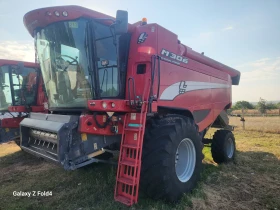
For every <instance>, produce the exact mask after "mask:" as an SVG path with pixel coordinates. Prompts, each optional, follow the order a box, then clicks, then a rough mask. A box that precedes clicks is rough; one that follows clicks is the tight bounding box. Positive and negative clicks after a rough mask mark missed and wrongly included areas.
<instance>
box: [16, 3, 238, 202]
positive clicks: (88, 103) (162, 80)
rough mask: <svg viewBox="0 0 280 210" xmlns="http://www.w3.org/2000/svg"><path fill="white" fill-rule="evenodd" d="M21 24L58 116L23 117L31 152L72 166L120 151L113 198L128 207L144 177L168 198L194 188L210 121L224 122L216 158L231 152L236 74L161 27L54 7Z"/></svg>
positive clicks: (152, 190) (147, 187)
mask: <svg viewBox="0 0 280 210" xmlns="http://www.w3.org/2000/svg"><path fill="white" fill-rule="evenodd" d="M24 24H25V27H26V28H27V30H28V31H29V33H30V34H31V35H32V36H33V37H34V38H35V42H36V53H37V56H38V58H39V61H40V65H41V71H42V75H43V80H44V83H45V86H46V92H47V96H48V107H49V110H50V111H51V112H52V114H38V113H31V114H30V117H29V118H25V119H24V120H23V121H22V122H21V123H20V126H21V148H22V149H23V150H25V151H26V152H28V153H31V154H34V155H36V156H39V157H44V158H45V159H48V160H51V161H53V162H55V163H58V164H60V165H62V166H63V167H64V168H65V169H66V170H74V169H77V168H80V167H82V166H85V165H88V164H90V163H93V162H98V161H101V162H106V159H108V158H109V157H110V154H111V153H114V152H115V151H119V153H120V154H119V160H118V170H117V175H116V187H115V200H117V201H120V202H122V203H124V204H126V205H132V204H134V203H137V202H138V191H139V186H140V183H141V188H142V189H143V191H144V192H145V193H147V195H149V196H151V197H152V198H156V199H158V198H161V199H165V200H169V201H176V200H178V199H180V197H181V196H182V194H183V193H185V192H189V191H190V190H192V189H193V188H194V187H195V186H196V183H197V181H198V179H199V176H200V172H201V170H202V159H203V154H202V148H203V142H207V141H209V139H208V140H207V139H204V135H205V133H206V131H207V130H208V129H209V128H210V127H216V128H220V129H219V130H218V131H217V132H216V133H215V135H214V137H213V139H211V142H212V154H213V158H214V160H215V161H216V162H218V163H222V162H228V161H231V160H232V159H233V158H234V154H235V140H234V136H233V134H232V132H231V131H232V127H231V126H229V124H228V118H227V115H226V110H227V109H228V108H230V107H231V86H232V85H238V83H239V79H240V72H239V71H237V70H235V69H232V68H230V67H228V66H225V65H223V64H221V63H219V62H217V61H214V60H212V59H210V58H208V57H206V56H204V55H202V54H199V53H197V52H195V51H193V50H192V49H191V48H189V47H187V46H185V45H183V44H181V43H180V41H179V40H178V37H177V35H176V34H174V33H172V32H171V31H168V30H167V29H165V28H163V27H161V26H160V25H158V24H148V23H147V21H146V20H145V19H143V21H139V22H137V23H135V24H128V14H127V12H126V11H120V10H119V11H117V15H116V19H115V18H113V17H110V16H107V15H104V14H101V13H99V12H95V11H92V10H89V9H86V8H83V7H79V6H59V7H49V8H42V9H37V10H34V11H31V12H28V13H27V14H26V15H25V16H24ZM38 142H42V143H41V144H40V145H37V144H38ZM140 175H141V176H140ZM140 177H141V178H140Z"/></svg>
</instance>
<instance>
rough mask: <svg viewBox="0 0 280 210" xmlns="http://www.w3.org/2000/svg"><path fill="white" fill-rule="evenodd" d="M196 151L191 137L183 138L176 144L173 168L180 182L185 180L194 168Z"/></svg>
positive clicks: (189, 176)
mask: <svg viewBox="0 0 280 210" xmlns="http://www.w3.org/2000/svg"><path fill="white" fill-rule="evenodd" d="M195 164H196V151H195V146H194V144H193V142H192V140H191V139H189V138H185V139H183V140H182V141H181V142H180V144H179V145H178V148H177V151H176V154H175V170H176V175H177V177H178V179H179V180H180V181H181V182H187V181H188V180H189V179H190V178H191V176H192V174H193V172H194V168H195Z"/></svg>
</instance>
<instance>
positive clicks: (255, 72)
mask: <svg viewBox="0 0 280 210" xmlns="http://www.w3.org/2000/svg"><path fill="white" fill-rule="evenodd" d="M60 5H80V6H83V7H87V8H89V9H92V10H96V11H99V12H102V13H105V14H108V15H111V16H114V17H115V14H116V11H117V10H118V9H121V10H127V11H128V19H129V23H134V22H137V21H140V20H141V19H142V18H143V17H146V18H147V19H148V23H157V24H159V25H161V26H163V27H165V28H166V29H168V30H170V31H172V32H173V33H175V34H177V35H178V38H179V40H180V41H181V42H182V43H183V44H185V45H187V46H189V47H191V48H192V49H193V50H195V51H198V52H204V53H205V55H206V56H208V57H210V58H212V59H215V60H217V61H219V62H221V63H223V64H225V65H228V66H230V67H232V68H235V69H237V70H239V71H240V72H241V80H240V84H239V86H233V95H232V100H233V102H236V101H239V100H246V101H251V102H256V101H259V99H260V97H262V98H264V99H266V100H268V101H275V100H280V1H279V0H267V1H266V0H246V1H244V0H234V1H233V0H232V1H225V0H212V1H210V0H195V1H194V0H192V1H190V0H176V1H167V0H141V1H133V0H130V1H129V0H111V1H109V0H79V1H77V0H75V1H74V0H67V1H66V0H59V1H54V0H48V1H46V0H44V1H42V0H28V1H21V0H17V1H16V0H0V8H1V10H0V11H1V12H0V58H8V59H17V60H25V61H34V44H33V39H32V37H31V36H30V35H29V34H28V32H27V30H26V29H25V27H24V25H23V16H24V14H25V13H27V12H28V11H30V10H33V9H38V8H42V7H49V6H60Z"/></svg>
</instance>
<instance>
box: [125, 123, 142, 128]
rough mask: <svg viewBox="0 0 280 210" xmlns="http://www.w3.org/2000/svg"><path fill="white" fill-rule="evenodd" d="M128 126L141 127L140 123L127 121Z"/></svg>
mask: <svg viewBox="0 0 280 210" xmlns="http://www.w3.org/2000/svg"><path fill="white" fill-rule="evenodd" d="M128 126H129V127H134V128H141V127H142V124H138V123H128Z"/></svg>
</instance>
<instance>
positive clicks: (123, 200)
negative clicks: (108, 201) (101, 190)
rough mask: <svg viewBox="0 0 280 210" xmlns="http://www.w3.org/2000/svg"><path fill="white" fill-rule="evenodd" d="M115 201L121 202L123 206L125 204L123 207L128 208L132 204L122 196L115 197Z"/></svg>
mask: <svg viewBox="0 0 280 210" xmlns="http://www.w3.org/2000/svg"><path fill="white" fill-rule="evenodd" d="M115 200H116V201H119V202H121V203H123V204H125V205H128V206H131V205H132V204H133V203H132V202H131V201H130V199H129V198H126V197H124V196H122V195H118V196H116V197H115Z"/></svg>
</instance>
